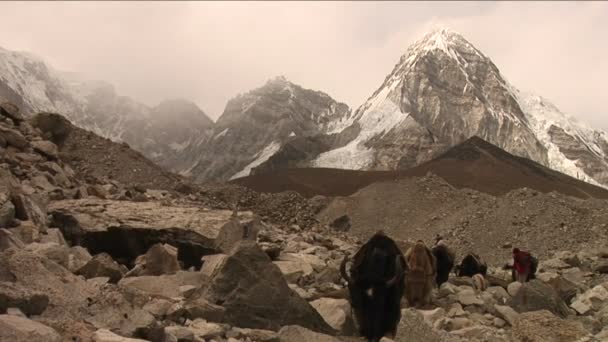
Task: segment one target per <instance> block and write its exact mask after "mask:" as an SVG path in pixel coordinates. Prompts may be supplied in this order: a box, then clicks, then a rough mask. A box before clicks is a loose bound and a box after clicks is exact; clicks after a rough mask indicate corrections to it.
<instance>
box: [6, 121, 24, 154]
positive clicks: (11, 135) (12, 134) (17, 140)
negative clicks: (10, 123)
mask: <svg viewBox="0 0 608 342" xmlns="http://www.w3.org/2000/svg"><path fill="white" fill-rule="evenodd" d="M0 136H2V137H3V138H4V140H5V141H6V143H7V144H8V145H9V146H13V147H15V148H16V149H19V150H23V149H25V148H26V147H28V146H29V142H28V141H27V139H26V138H25V137H24V136H23V134H21V133H20V132H19V131H16V130H14V129H10V128H8V127H4V126H0Z"/></svg>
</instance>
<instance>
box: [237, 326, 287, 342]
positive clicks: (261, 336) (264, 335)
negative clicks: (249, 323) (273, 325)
mask: <svg viewBox="0 0 608 342" xmlns="http://www.w3.org/2000/svg"><path fill="white" fill-rule="evenodd" d="M226 337H229V338H230V337H232V338H238V339H241V340H247V338H249V340H251V341H259V342H278V341H279V336H278V335H277V333H276V332H275V331H272V330H263V329H247V328H232V329H230V331H228V332H227V333H226Z"/></svg>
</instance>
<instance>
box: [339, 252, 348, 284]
mask: <svg viewBox="0 0 608 342" xmlns="http://www.w3.org/2000/svg"><path fill="white" fill-rule="evenodd" d="M347 262H348V255H345V256H344V260H342V263H341V264H340V274H341V275H342V278H344V279H345V280H346V281H347V282H348V283H350V282H351V280H350V276H349V275H348V273H346V263H347Z"/></svg>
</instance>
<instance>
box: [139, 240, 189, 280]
mask: <svg viewBox="0 0 608 342" xmlns="http://www.w3.org/2000/svg"><path fill="white" fill-rule="evenodd" d="M144 260H145V261H144V265H145V267H144V270H143V273H142V274H141V275H163V274H175V273H176V272H177V271H179V270H180V267H179V262H178V261H177V248H175V247H173V246H171V245H169V244H166V243H165V244H160V243H157V244H155V245H153V246H152V247H150V249H149V250H148V252H146V254H145V257H144Z"/></svg>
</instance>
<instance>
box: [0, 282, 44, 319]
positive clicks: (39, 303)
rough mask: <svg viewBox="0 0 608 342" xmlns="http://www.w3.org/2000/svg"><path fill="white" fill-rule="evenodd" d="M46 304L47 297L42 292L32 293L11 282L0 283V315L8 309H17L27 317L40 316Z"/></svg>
mask: <svg viewBox="0 0 608 342" xmlns="http://www.w3.org/2000/svg"><path fill="white" fill-rule="evenodd" d="M48 304H49V297H48V296H47V295H46V294H44V293H42V292H38V291H32V290H29V289H27V288H24V287H21V286H17V285H16V284H14V283H11V282H4V281H3V282H0V313H4V312H6V311H7V309H9V308H19V310H21V311H22V312H23V313H24V314H26V315H28V316H30V315H40V314H42V313H43V312H44V310H46V307H47V306H48Z"/></svg>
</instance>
